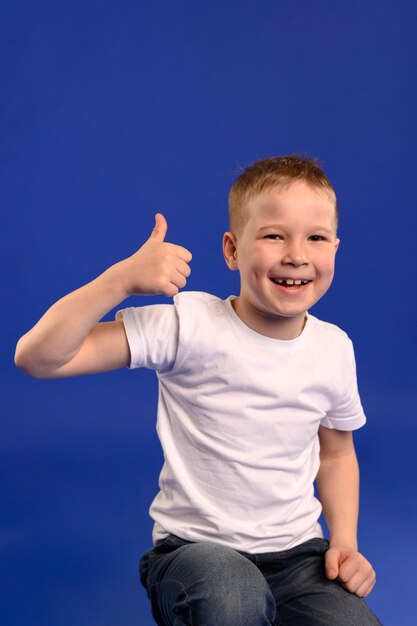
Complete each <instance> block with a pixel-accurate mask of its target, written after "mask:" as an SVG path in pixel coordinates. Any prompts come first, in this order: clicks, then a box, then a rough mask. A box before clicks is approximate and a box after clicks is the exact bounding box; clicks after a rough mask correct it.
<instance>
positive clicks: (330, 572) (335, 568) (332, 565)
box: [325, 548, 339, 580]
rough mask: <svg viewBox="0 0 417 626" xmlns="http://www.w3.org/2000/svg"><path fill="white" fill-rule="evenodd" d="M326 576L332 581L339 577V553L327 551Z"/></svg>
mask: <svg viewBox="0 0 417 626" xmlns="http://www.w3.org/2000/svg"><path fill="white" fill-rule="evenodd" d="M325 568H326V576H327V578H330V579H331V580H333V579H334V578H336V577H337V576H338V575H339V552H338V551H337V550H332V549H331V548H330V550H328V551H327V552H326V556H325Z"/></svg>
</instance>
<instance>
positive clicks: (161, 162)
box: [0, 0, 417, 626]
mask: <svg viewBox="0 0 417 626" xmlns="http://www.w3.org/2000/svg"><path fill="white" fill-rule="evenodd" d="M416 13H417V10H416V4H415V2H412V1H411V0H410V1H408V0H396V1H395V2H394V1H393V0H392V1H391V0H384V2H381V1H380V0H361V2H359V1H356V0H350V1H349V2H348V1H341V2H330V1H326V0H317V1H316V2H310V1H308V0H300V1H299V2H296V3H291V2H284V1H281V0H275V1H272V0H261V1H259V2H254V1H252V2H249V1H247V0H240V1H239V2H237V1H235V2H233V1H230V2H227V1H226V2H225V1H224V0H223V1H222V2H220V1H219V0H211V2H210V3H208V2H198V1H191V0H189V1H186V0H178V1H177V2H175V3H174V2H167V1H164V0H154V1H153V2H138V1H133V0H131V1H123V0H122V1H121V2H118V3H113V2H98V1H97V0H90V1H89V0H83V1H82V2H81V1H80V0H73V1H72V2H71V3H64V2H52V1H51V0H43V1H42V0H40V1H39V2H29V1H28V0H22V1H21V2H19V3H16V2H12V1H11V0H3V2H2V3H1V7H0V63H1V103H0V112H1V115H0V125H1V138H2V140H1V143H0V165H1V167H0V177H1V185H0V205H1V232H2V233H3V235H2V246H1V249H0V250H1V252H0V254H1V266H2V285H1V298H2V303H1V305H2V306H1V315H2V325H1V327H2V332H1V343H2V352H1V353H2V358H1V361H0V368H1V387H2V389H1V436H0V464H1V467H0V480H1V511H0V513H1V517H0V546H1V552H2V555H1V560H2V567H1V582H0V585H1V586H0V588H1V596H2V599H1V601H0V602H1V615H0V621H1V623H2V624H7V626H15V625H16V626H23V625H26V624H30V625H31V626H49V625H50V626H56V625H59V626H74V625H75V624H76V625H77V626H92V625H93V626H95V625H98V626H120V624H123V625H126V626H127V625H129V624H132V625H133V624H141V625H143V626H147V625H148V624H149V625H150V624H152V623H153V622H152V619H151V618H150V616H149V605H148V600H147V597H146V594H145V591H144V590H143V589H142V587H141V586H140V584H139V581H138V574H137V563H138V559H139V557H140V555H141V554H142V553H143V552H144V551H145V550H147V549H148V548H149V547H150V546H151V529H152V523H151V520H150V518H149V516H148V508H149V506H150V503H151V501H152V499H153V497H154V495H155V494H156V490H157V479H158V473H159V470H160V467H161V463H162V453H161V449H160V446H159V443H158V440H157V436H156V432H155V410H156V380H155V376H154V373H153V372H148V371H144V370H134V371H128V370H123V371H117V372H111V373H107V374H101V375H94V376H88V377H84V378H83V377H79V378H74V379H67V380H57V381H53V380H52V381H40V380H34V379H31V378H29V377H28V376H26V375H25V374H23V373H22V372H20V371H19V370H17V369H16V368H15V366H14V363H13V354H14V349H15V345H16V342H17V340H18V338H19V337H20V336H21V335H22V334H23V333H25V332H26V331H27V330H28V329H29V328H30V327H32V326H33V325H34V324H35V322H36V321H37V320H38V319H39V318H40V317H41V315H42V314H43V313H44V312H45V310H46V309H47V308H49V306H51V305H52V304H53V303H54V302H55V301H56V300H57V299H59V298H60V297H62V296H63V295H65V294H66V293H68V292H70V291H72V290H74V289H76V288H77V287H79V286H81V285H82V284H85V283H87V282H89V281H90V280H92V279H93V278H95V277H96V276H97V275H98V274H99V273H101V272H102V271H104V270H105V269H106V268H107V267H108V266H110V265H112V264H113V263H115V262H116V261H119V260H121V259H122V258H125V257H127V256H128V255H130V254H132V253H133V252H134V251H135V250H136V249H137V248H138V247H139V246H140V245H141V244H142V243H143V242H144V240H145V239H147V237H148V236H149V234H150V232H151V229H152V228H153V223H154V218H153V216H154V214H155V212H157V211H161V212H163V213H164V214H165V216H166V218H167V221H168V226H169V228H168V236H167V240H168V241H171V242H174V243H178V244H181V245H184V246H185V247H187V248H188V249H189V250H191V252H192V253H193V261H192V270H193V273H192V274H191V277H190V279H189V281H188V284H187V289H193V290H204V291H210V292H212V293H215V294H217V295H219V296H222V297H226V296H227V295H229V294H230V293H237V290H238V282H237V276H236V275H235V274H233V273H231V272H229V270H228V269H227V267H226V265H225V263H224V261H223V257H222V253H221V239H222V234H223V232H224V231H225V230H227V193H228V190H229V187H230V185H231V183H232V181H233V180H234V178H235V177H236V175H237V173H238V169H239V167H240V166H242V165H246V164H248V163H250V162H252V161H253V160H255V159H257V158H262V157H266V156H271V155H276V154H287V153H291V152H294V151H301V152H307V153H308V154H310V155H313V156H318V157H319V158H320V159H321V161H322V164H323V166H324V169H325V171H326V172H327V173H328V175H329V177H330V178H331V180H332V182H333V184H334V186H335V188H336V191H337V192H338V198H339V205H340V238H341V242H342V243H341V246H340V249H339V252H338V256H337V269H336V279H335V282H334V284H333V286H332V288H331V290H330V291H329V293H328V294H327V295H326V296H325V298H324V299H323V300H322V301H321V302H320V303H319V304H318V305H317V306H316V307H314V310H313V311H312V312H313V313H314V314H315V315H317V316H319V317H321V318H323V319H325V320H328V321H332V322H334V323H336V324H338V325H340V326H341V327H342V328H344V329H345V330H346V331H347V332H348V333H349V334H350V336H351V337H352V339H353V341H354V344H355V348H356V356H357V367H358V377H359V387H360V392H361V396H362V400H363V404H364V407H365V410H366V413H367V416H368V423H367V425H366V426H365V427H364V428H363V429H360V430H359V431H357V432H356V434H355V442H356V448H357V453H358V457H359V461H360V464H361V515H360V523H359V545H360V549H361V550H362V551H363V552H364V554H365V555H366V556H367V557H368V558H369V560H370V561H371V562H372V563H373V565H374V567H375V570H376V572H377V578H378V582H377V585H376V587H375V589H374V591H373V593H372V594H371V596H369V598H368V600H367V601H368V603H369V605H370V606H371V607H372V608H373V609H374V610H375V611H376V612H377V614H378V615H379V617H380V619H381V621H382V622H383V623H384V625H389V624H392V625H393V626H410V624H411V623H414V620H415V611H416V603H415V583H414V580H415V556H414V557H413V558H411V555H412V554H413V551H414V554H415V553H416V552H415V551H416V548H417V542H416V537H415V535H416V533H415V529H416V525H417V511H416V497H415V482H416V462H415V461H416V455H415V438H416V436H417V427H416V419H415V416H416V411H415V406H416V401H417V392H416V385H415V381H416V371H417V368H416V365H417V358H416V335H417V333H416V325H415V320H416V308H417V307H416V297H415V289H416V288H415V284H416V278H417V276H416V261H415V249H416V248H415V233H416V227H417V219H416V208H415V198H416V195H417V194H416V176H415V171H416V164H417V163H416V161H417V159H416V144H415V138H416V136H417V134H416V115H415V112H416V106H417V102H416V87H415V78H416V76H415V61H416V47H417V46H416V39H417V38H416V32H415V23H416ZM160 301H167V300H163V299H162V298H142V299H141V298H131V299H129V300H128V301H126V303H124V304H123V306H126V305H128V306H131V305H135V306H139V305H141V304H144V303H145V304H149V303H151V302H160ZM114 313H115V311H112V312H110V313H109V314H108V315H107V316H106V317H105V318H104V319H108V320H110V319H113V317H114Z"/></svg>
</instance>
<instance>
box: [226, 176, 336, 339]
mask: <svg viewBox="0 0 417 626" xmlns="http://www.w3.org/2000/svg"><path fill="white" fill-rule="evenodd" d="M249 211H250V216H249V219H248V221H247V223H246V224H245V226H244V227H243V229H242V232H241V233H239V234H238V235H237V236H236V235H234V234H233V233H230V232H229V233H225V235H224V238H223V251H224V255H225V259H226V263H227V264H228V266H229V268H230V269H232V270H235V269H238V270H239V272H240V281H241V290H240V295H239V298H237V299H236V300H235V301H233V303H234V308H235V310H236V312H237V314H238V315H239V317H241V319H243V321H244V322H245V323H246V324H247V325H248V326H250V327H251V328H253V329H254V330H256V331H257V332H260V333H261V334H264V335H267V336H270V337H275V338H278V339H292V338H295V337H297V336H298V335H299V334H300V333H301V331H302V329H303V326H304V320H305V313H306V311H307V310H308V309H309V308H310V307H311V306H313V304H315V303H316V302H317V301H318V300H319V299H320V298H321V297H322V296H323V295H324V294H325V293H326V291H327V290H328V288H329V287H330V285H331V283H332V279H333V274H334V264H335V255H336V251H337V248H338V246H339V239H337V238H336V232H335V220H336V218H335V204H334V201H332V200H331V198H330V197H329V195H328V194H327V193H326V192H325V191H322V190H321V189H318V188H316V187H312V186H311V185H309V184H307V183H306V182H305V181H295V182H293V183H290V184H289V185H288V186H285V187H273V188H271V189H268V190H266V191H265V192H264V193H262V194H260V195H259V196H256V197H255V198H254V199H253V201H252V203H251V205H250V207H249ZM292 281H296V283H297V284H294V283H293V282H292ZM299 281H302V284H301V285H299ZM305 281H307V282H306V284H303V283H304V282H305Z"/></svg>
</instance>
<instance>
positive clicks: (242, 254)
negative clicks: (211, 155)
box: [16, 155, 380, 626]
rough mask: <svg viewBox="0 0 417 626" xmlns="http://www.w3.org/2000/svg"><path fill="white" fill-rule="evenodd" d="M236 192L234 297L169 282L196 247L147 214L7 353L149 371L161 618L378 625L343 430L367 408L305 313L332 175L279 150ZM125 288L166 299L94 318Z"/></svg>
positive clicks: (330, 235) (339, 344) (333, 241)
mask: <svg viewBox="0 0 417 626" xmlns="http://www.w3.org/2000/svg"><path fill="white" fill-rule="evenodd" d="M229 209H230V231H229V232H227V233H225V234H224V237H223V252H224V257H225V260H226V263H227V265H228V267H229V268H230V269H231V270H233V271H234V270H238V271H239V273H240V281H241V287H240V294H239V296H238V297H235V296H230V297H229V298H227V299H225V300H221V299H219V298H217V297H215V296H212V295H210V294H207V293H203V292H182V293H179V290H180V289H182V288H183V287H185V285H186V279H187V277H188V276H189V275H190V267H189V263H190V261H191V253H190V252H189V251H188V250H186V249H185V248H183V247H181V246H177V245H173V244H170V243H167V242H165V235H166V230H167V223H166V221H165V218H164V217H163V216H162V215H161V214H157V215H156V225H155V228H154V230H153V232H152V234H151V236H150V238H149V239H148V241H147V242H146V243H145V244H144V245H143V246H142V247H141V248H140V249H139V250H138V251H137V252H136V253H135V254H133V256H131V257H129V258H127V259H125V260H123V261H121V262H119V263H116V264H115V265H113V266H112V267H110V268H109V269H108V270H107V271H105V272H104V273H103V274H102V275H100V276H99V277H98V278H97V279H95V280H93V281H92V282H91V283H89V284H87V285H85V286H84V287H81V288H80V289H78V290H77V291H74V292H73V293H71V294H69V295H67V296H65V297H64V298H62V299H61V300H59V301H58V302H57V303H56V304H54V305H53V306H52V307H51V308H50V309H49V310H48V311H47V312H46V314H45V315H44V316H43V317H42V318H41V320H40V321H39V322H38V323H37V324H36V325H35V326H34V328H33V329H32V330H31V331H30V332H29V333H27V334H26V335H24V336H23V337H22V338H21V339H20V341H19V343H18V346H17V350H16V364H17V365H18V367H21V368H22V369H23V370H25V371H26V372H27V373H29V374H30V375H32V376H35V377H38V378H60V377H64V376H77V375H80V374H89V373H95V372H102V371H107V370H112V369H117V368H122V367H126V366H129V367H131V368H134V367H147V368H152V369H155V370H156V372H157V376H158V381H159V404H158V420H157V430H158V434H159V437H160V440H161V444H162V447H163V451H164V459H165V462H164V466H163V469H162V472H161V475H160V483H159V484H160V491H159V493H158V495H157V497H156V498H155V500H154V501H153V503H152V506H151V509H150V514H151V516H152V518H153V519H154V522H155V523H154V531H153V548H152V549H151V550H149V551H148V552H147V553H146V554H145V555H143V557H142V559H141V563H140V573H141V581H142V583H143V585H144V586H145V588H146V590H147V593H148V596H149V598H150V600H151V604H152V614H153V616H154V618H155V620H156V621H157V623H158V624H160V625H168V624H170V625H172V624H175V625H178V626H179V625H191V624H192V625H197V624H199V625H202V624H204V625H206V626H261V625H269V624H294V625H296V624H297V625H300V626H309V625H328V626H342V625H346V626H347V625H348V624H349V626H352V625H355V626H366V625H368V624H380V622H379V620H378V619H377V618H376V616H375V615H374V614H373V612H372V611H371V610H370V609H369V607H368V606H367V604H366V603H365V602H364V600H363V598H364V597H365V596H367V595H368V594H369V593H370V592H371V590H372V589H373V586H374V585H375V580H376V579H375V572H374V570H373V568H372V566H371V564H370V563H369V562H368V561H367V560H366V558H365V557H364V556H362V555H361V553H360V552H359V551H358V545H357V534H356V533H357V519H358V492H359V470H358V462H357V458H356V454H355V448H354V444H353V439H352V431H353V430H355V429H357V428H360V427H361V426H363V425H364V424H365V422H366V418H365V415H364V413H363V410H362V406H361V402H360V398H359V394H358V390H357V383H356V371H355V359H354V352H353V347H352V343H351V341H350V339H349V338H348V336H347V335H346V334H345V333H344V332H343V331H342V330H340V329H339V328H337V327H336V326H334V325H332V324H329V323H326V322H322V321H320V320H318V319H317V318H315V317H314V316H312V315H310V313H309V312H308V310H309V309H310V307H312V306H313V305H314V304H315V303H316V302H317V301H318V300H319V299H320V298H321V297H322V296H323V295H324V294H325V292H326V291H327V289H328V288H329V287H330V285H331V282H332V279H333V274H334V262H335V255H336V252H337V249H338V246H339V239H338V238H337V235H336V233H337V205H336V196H335V193H334V190H333V188H332V185H331V183H330V181H329V180H328V178H327V177H326V175H325V174H324V173H323V172H322V171H321V169H320V167H319V165H318V163H317V162H316V161H315V160H313V159H310V158H306V157H301V156H298V155H291V156H288V157H273V158H269V159H264V160H261V161H257V162H255V163H254V164H253V165H252V166H250V167H247V168H246V169H245V170H244V171H243V173H242V174H241V175H240V176H239V178H238V179H237V180H236V181H235V183H234V185H233V187H232V189H231V192H230V197H229ZM133 294H135V295H140V294H165V295H166V296H174V304H164V305H151V306H143V307H132V308H128V309H125V310H123V311H119V312H118V313H117V315H116V321H115V322H102V323H99V320H100V319H101V318H102V317H103V315H104V314H105V313H107V312H108V311H109V310H110V309H112V308H113V307H115V306H117V305H118V304H119V303H120V302H122V301H123V300H124V299H125V298H126V297H128V296H130V295H133ZM315 480H316V482H317V487H318V494H319V498H320V502H319V501H318V500H317V499H316V497H315V495H314V481H315ZM322 510H323V512H324V515H325V518H326V521H327V524H328V527H329V533H330V537H329V540H327V539H325V538H324V536H323V531H322V528H321V526H320V524H319V523H318V518H319V516H320V513H321V511H322Z"/></svg>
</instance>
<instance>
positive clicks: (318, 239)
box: [310, 235, 326, 241]
mask: <svg viewBox="0 0 417 626" xmlns="http://www.w3.org/2000/svg"><path fill="white" fill-rule="evenodd" d="M310 239H311V240H312V241H326V237H323V236H322V235H311V237H310Z"/></svg>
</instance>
